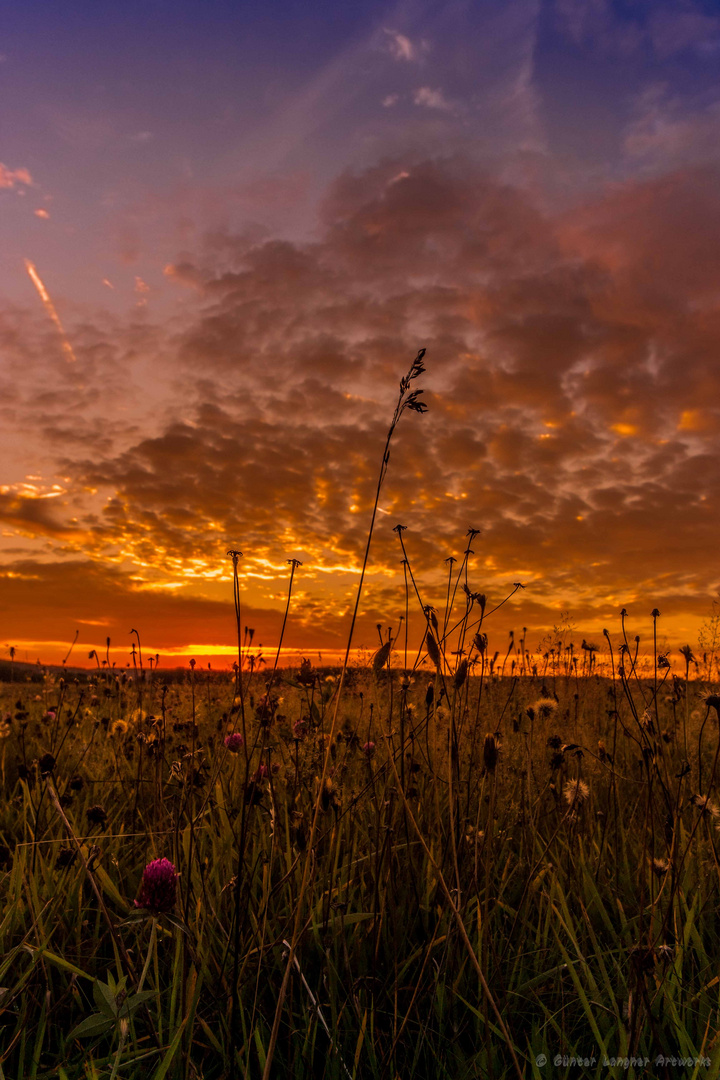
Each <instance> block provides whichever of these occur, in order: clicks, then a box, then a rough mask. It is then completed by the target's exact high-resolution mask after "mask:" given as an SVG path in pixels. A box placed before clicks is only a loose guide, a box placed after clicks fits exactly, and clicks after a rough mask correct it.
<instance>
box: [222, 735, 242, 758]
mask: <svg viewBox="0 0 720 1080" xmlns="http://www.w3.org/2000/svg"><path fill="white" fill-rule="evenodd" d="M244 742H245V740H244V739H243V737H242V735H241V734H240V732H239V731H233V732H232V733H231V734H230V735H226V736H225V745H226V746H227V748H228V750H229V751H230V753H231V754H237V752H238V750H239V749H240V747H241V746H242V745H243V743H244Z"/></svg>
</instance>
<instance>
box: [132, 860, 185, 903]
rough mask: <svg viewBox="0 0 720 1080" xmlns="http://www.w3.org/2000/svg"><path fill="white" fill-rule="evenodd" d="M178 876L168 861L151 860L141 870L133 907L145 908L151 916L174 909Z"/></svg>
mask: <svg viewBox="0 0 720 1080" xmlns="http://www.w3.org/2000/svg"><path fill="white" fill-rule="evenodd" d="M177 882H178V874H177V872H176V870H175V867H174V866H173V864H172V863H171V862H170V860H169V859H153V861H152V862H149V863H148V864H147V866H146V867H145V869H144V870H143V876H142V881H141V882H140V892H139V893H138V898H137V900H135V907H137V908H146V909H147V910H148V911H151V912H152V913H153V915H162V914H164V913H168V912H171V911H172V910H173V908H174V907H175V899H176V896H177Z"/></svg>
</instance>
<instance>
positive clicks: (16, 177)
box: [0, 161, 34, 188]
mask: <svg viewBox="0 0 720 1080" xmlns="http://www.w3.org/2000/svg"><path fill="white" fill-rule="evenodd" d="M18 184H21V185H23V186H25V187H33V185H34V181H33V178H32V176H31V175H30V172H29V170H28V169H9V168H8V166H7V165H3V163H2V162H1V161H0V188H14V187H17V186H18Z"/></svg>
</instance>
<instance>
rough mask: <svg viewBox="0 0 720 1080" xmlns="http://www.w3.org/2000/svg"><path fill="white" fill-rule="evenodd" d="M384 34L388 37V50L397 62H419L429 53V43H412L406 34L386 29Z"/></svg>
mask: <svg viewBox="0 0 720 1080" xmlns="http://www.w3.org/2000/svg"><path fill="white" fill-rule="evenodd" d="M384 33H385V34H386V37H387V42H386V44H387V48H388V50H389V52H390V55H391V56H392V57H394V59H395V60H400V61H406V62H408V63H409V62H411V61H417V60H419V59H420V58H421V57H422V56H423V55H424V54H425V53H427V52H428V51H429V48H430V46H429V43H428V42H427V41H425V40H422V39H421V40H419V41H411V40H410V38H409V37H407V35H406V34H401V33H399V31H397V30H389V29H387V28H385V30H384Z"/></svg>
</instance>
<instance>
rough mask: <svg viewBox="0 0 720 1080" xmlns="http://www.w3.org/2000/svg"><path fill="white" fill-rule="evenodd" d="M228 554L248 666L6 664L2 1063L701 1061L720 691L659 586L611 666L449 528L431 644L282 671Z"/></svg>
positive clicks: (189, 1074) (25, 1073) (549, 1066)
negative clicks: (552, 640) (509, 626)
mask: <svg viewBox="0 0 720 1080" xmlns="http://www.w3.org/2000/svg"><path fill="white" fill-rule="evenodd" d="M421 361H422V354H420V355H419V357H418V359H417V360H416V361H415V364H414V365H413V367H412V368H411V369H410V372H409V373H408V375H407V376H406V378H405V379H404V380H403V381H402V382H401V386H400V398H399V401H398V407H397V408H396V412H395V416H394V418H393V422H392V424H391V427H390V430H389V434H388V442H387V445H386V448H385V453H384V455H383V461H382V467H381V471H380V479H379V483H378V493H379V491H380V486H381V484H382V479H383V476H384V473H385V470H386V468H387V463H388V460H389V445H390V439H391V437H392V434H393V431H394V427H395V425H396V423H397V421H398V420H399V418H400V415H401V414H402V412H403V410H404V409H405V408H408V407H409V408H411V409H412V407H413V403H414V404H415V405H416V406H418V407H417V408H415V409H414V410H413V411H422V410H421V409H420V408H419V405H420V403H419V401H418V397H417V393H418V392H416V391H411V389H410V382H411V379H413V378H415V377H417V375H418V374H420V373H421V370H422V364H421ZM413 395H414V396H413ZM375 505H376V506H377V499H376V504H375ZM373 520H374V518H373ZM471 531H472V530H471ZM371 535H372V525H371V528H370V534H369V536H368V546H367V549H366V552H365V563H364V564H363V566H365V565H366V564H367V560H368V553H369V549H370V538H371ZM398 535H399V538H400V541H401V542H402V529H401V527H400V526H398ZM468 551H469V547H468ZM228 555H229V556H230V558H231V559H232V565H233V571H234V594H235V604H236V609H235V611H236V618H237V628H238V649H239V653H238V664H237V669H236V671H235V672H233V673H224V674H221V673H218V674H215V673H213V672H209V671H205V670H201V669H200V668H198V667H197V666H196V665H195V664H194V663H191V665H190V666H189V668H188V669H187V670H186V671H185V672H184V673H183V675H182V677H180V678H174V679H172V680H171V679H169V678H166V677H165V676H164V674H163V672H161V671H151V672H148V671H147V670H145V668H144V667H143V663H142V656H141V654H140V652H139V648H138V657H137V661H138V662H137V665H136V667H134V668H133V669H132V670H131V671H129V672H128V671H124V672H118V671H116V670H114V669H112V667H110V666H109V665H105V666H102V665H100V661H99V659H98V658H97V657H96V658H95V660H96V663H97V665H98V666H97V667H96V669H95V670H94V671H93V670H91V671H86V672H80V673H77V674H76V675H75V677H72V676H71V673H70V672H67V673H66V674H64V675H61V674H60V673H46V674H45V675H44V676H43V678H42V681H40V682H38V681H31V680H30V679H28V678H27V677H26V675H25V674H21V672H20V671H19V670H15V669H14V668H11V672H10V676H11V681H6V682H5V683H3V684H2V686H1V688H0V736H1V738H0V774H1V777H2V785H3V794H4V798H3V800H2V803H1V804H0V905H1V906H0V1066H1V1067H2V1076H4V1077H8V1078H13V1080H15V1078H17V1080H26V1078H38V1080H39V1078H47V1080H49V1078H51V1077H52V1078H53V1080H55V1078H57V1080H76V1078H77V1080H80V1078H83V1080H84V1078H110V1080H115V1078H116V1077H118V1078H128V1080H129V1078H140V1077H151V1078H154V1080H162V1078H163V1077H172V1078H178V1080H181V1078H182V1080H194V1078H202V1080H234V1078H236V1077H237V1078H240V1077H249V1078H256V1077H257V1078H258V1080H260V1078H262V1080H268V1078H269V1077H271V1076H272V1077H293V1078H328V1080H330V1078H333V1080H334V1078H337V1080H343V1078H349V1077H353V1078H354V1077H357V1078H366V1077H367V1078H372V1080H401V1078H402V1080H404V1078H406V1077H421V1078H435V1077H437V1078H447V1080H459V1078H471V1077H482V1078H484V1077H487V1078H501V1077H512V1076H516V1077H547V1076H553V1077H558V1076H597V1077H603V1078H608V1077H621V1076H622V1077H630V1076H650V1077H678V1076H702V1077H715V1076H717V1075H718V1072H720V1045H718V1038H717V1032H718V1030H719V1029H720V1013H719V1004H720V976H719V975H718V974H717V957H718V952H719V948H718V945H719V937H720V915H719V913H718V912H719V901H720V861H719V859H718V842H719V839H720V834H719V833H718V825H719V824H720V806H719V805H718V801H717V799H718V796H717V786H718V758H719V757H720V739H719V738H718V717H719V712H718V710H719V709H720V697H719V696H717V695H716V694H715V693H714V692H713V685H712V684H711V683H709V682H705V681H703V680H701V679H699V678H695V679H690V678H689V674H690V668H691V665H692V663H693V660H692V654H691V652H690V650H689V648H688V649H687V651H686V652H685V653H684V656H683V661H684V662H683V661H680V662H679V664H678V663H677V662H675V663H674V664H673V662H672V661H670V660H669V659H668V658H667V657H666V656H665V655H664V654H662V653H661V652H660V651H659V650H658V647H657V634H656V630H657V619H658V617H659V613H657V612H653V613H652V616H651V618H652V623H651V629H652V637H653V651H652V656H651V658H650V661H649V665H648V664H646V665H645V666H644V667H642V669H641V666H640V659H639V656H638V646H637V641H635V643H633V641H632V640H631V639H629V637H628V636H627V633H626V623H625V616H624V615H623V616H622V617H621V619H622V621H621V628H622V634H621V637H622V641H621V644H620V645H619V647H618V646H617V645H616V646H613V645H612V644H611V641H610V637H609V636H608V638H607V642H606V665H605V668H604V669H603V674H600V673H599V669H598V668H597V667H596V664H595V660H596V652H597V650H596V649H595V647H589V646H587V643H586V647H585V649H581V650H577V652H576V651H574V649H571V648H570V647H569V645H568V644H567V642H565V643H562V647H560V646H558V647H557V648H553V649H551V650H549V651H548V652H547V653H546V654H545V655H544V656H539V657H535V658H534V657H530V656H528V655H527V654H526V651H525V644H524V638H521V639H520V644H519V649H518V648H516V647H515V646H513V650H512V657H511V656H510V650H508V654H507V655H506V656H505V657H504V658H503V657H500V656H498V655H497V654H493V655H492V656H491V655H490V649H489V644H488V636H487V633H486V629H485V628H486V622H485V620H486V618H489V617H490V616H491V614H492V611H489V610H487V607H488V605H487V600H486V597H485V596H484V595H483V594H481V593H478V592H474V591H473V590H472V588H471V585H470V584H469V582H468V552H466V556H465V558H464V559H463V560H461V561H460V562H459V563H458V565H457V567H456V568H455V569H453V567H452V565H451V570H450V578H449V584H448V593H447V604H446V606H445V609H444V610H441V611H439V612H438V613H436V612H435V611H434V610H433V609H432V608H431V607H429V606H428V605H423V602H422V599H421V595H420V592H419V590H417V589H416V586H415V581H414V579H413V577H412V571H411V569H410V568H408V570H409V576H408V586H407V588H408V594H407V596H406V611H407V604H408V603H409V600H410V597H411V590H413V589H414V590H415V592H416V599H417V601H418V603H419V605H420V607H421V610H422V611H423V613H424V615H425V619H426V632H425V635H424V638H423V642H422V645H421V647H420V651H419V653H418V654H417V658H415V657H410V658H409V659H408V657H407V656H406V653H405V650H404V649H403V647H402V636H401V635H400V634H398V635H397V636H396V639H395V641H394V648H393V642H392V640H391V636H389V635H388V636H387V637H386V636H385V635H384V633H383V631H382V628H380V638H379V641H380V642H384V644H381V645H380V646H379V648H378V650H377V652H376V653H375V655H374V656H373V657H372V659H371V662H370V663H368V664H367V665H366V666H365V667H362V668H357V667H352V666H349V665H348V664H347V663H345V664H344V665H343V666H342V667H341V668H335V669H318V668H315V667H313V665H312V664H311V663H310V661H303V663H302V664H301V665H300V666H299V667H296V668H294V669H288V668H285V669H283V668H280V667H279V666H277V665H273V666H269V670H268V669H267V668H266V669H262V668H260V667H259V666H258V665H257V664H253V663H251V662H250V653H249V652H248V650H247V649H245V650H243V644H242V635H241V632H240V631H241V609H240V592H239V585H238V562H239V559H240V554H239V553H238V552H229V553H228ZM292 571H294V566H293V567H292ZM453 583H454V584H453ZM291 589H292V572H291V576H290V590H289V592H288V608H289V606H290V593H291ZM361 590H362V576H361V581H360V587H359V590H358V601H359V597H360V592H361ZM356 611H357V607H356ZM284 625H285V624H284V623H283V628H284ZM405 625H407V622H406V623H405ZM351 639H352V632H351V634H350V638H349V640H348V653H349V649H350V641H351ZM280 640H281V642H282V633H281V635H280ZM279 655H280V650H279V648H278V656H279ZM708 674H713V673H712V672H708Z"/></svg>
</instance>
